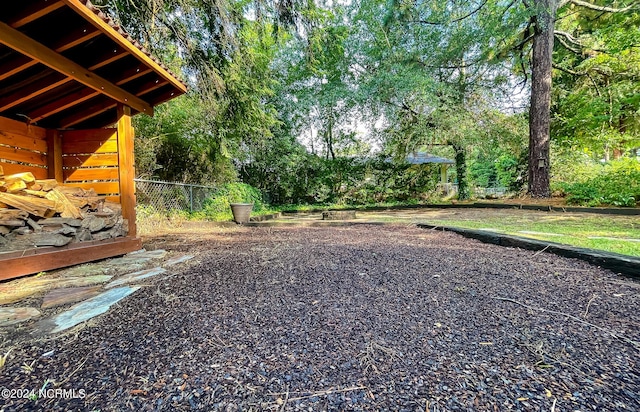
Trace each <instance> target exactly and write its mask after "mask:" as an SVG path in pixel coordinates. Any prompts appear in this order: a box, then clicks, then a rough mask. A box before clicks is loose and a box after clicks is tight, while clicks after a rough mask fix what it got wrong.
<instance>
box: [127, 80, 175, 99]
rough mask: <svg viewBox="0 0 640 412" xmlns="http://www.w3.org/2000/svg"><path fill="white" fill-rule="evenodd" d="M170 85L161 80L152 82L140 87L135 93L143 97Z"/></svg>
mask: <svg viewBox="0 0 640 412" xmlns="http://www.w3.org/2000/svg"><path fill="white" fill-rule="evenodd" d="M168 84H169V83H167V82H163V81H160V79H155V80H151V81H149V82H147V83H145V84H143V85H141V86H140V87H138V88H137V89H136V91H135V93H136V95H138V96H142V95H145V94H147V93H151V92H152V91H154V90H158V89H160V88H161V87H164V86H167V85H168Z"/></svg>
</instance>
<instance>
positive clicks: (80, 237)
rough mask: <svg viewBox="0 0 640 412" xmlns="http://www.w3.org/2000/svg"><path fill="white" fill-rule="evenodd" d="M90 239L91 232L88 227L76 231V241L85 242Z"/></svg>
mask: <svg viewBox="0 0 640 412" xmlns="http://www.w3.org/2000/svg"><path fill="white" fill-rule="evenodd" d="M91 239H92V237H91V232H89V229H82V230H80V231H79V232H78V233H76V241H77V242H86V241H89V240H91Z"/></svg>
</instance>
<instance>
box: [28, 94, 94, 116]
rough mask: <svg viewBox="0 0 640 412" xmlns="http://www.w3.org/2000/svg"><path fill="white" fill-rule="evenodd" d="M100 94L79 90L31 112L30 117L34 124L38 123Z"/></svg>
mask: <svg viewBox="0 0 640 412" xmlns="http://www.w3.org/2000/svg"><path fill="white" fill-rule="evenodd" d="M99 94H100V93H99V92H97V91H95V90H93V89H87V88H83V89H82V90H79V91H77V92H75V93H72V94H70V95H68V96H65V97H63V98H61V99H58V100H54V101H53V102H51V103H49V104H46V105H44V106H42V107H39V108H38V109H36V110H33V111H31V112H29V113H28V115H29V117H30V118H31V121H32V122H37V121H38V120H42V119H44V118H45V117H49V116H51V115H54V114H56V113H60V112H61V111H63V110H66V109H68V108H70V107H73V106H75V105H78V104H80V103H83V102H85V101H87V100H89V99H92V98H94V97H96V96H98V95H99Z"/></svg>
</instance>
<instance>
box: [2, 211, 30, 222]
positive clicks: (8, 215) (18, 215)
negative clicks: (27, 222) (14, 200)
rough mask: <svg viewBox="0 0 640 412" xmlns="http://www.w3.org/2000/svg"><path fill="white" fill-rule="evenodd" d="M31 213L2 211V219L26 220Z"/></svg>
mask: <svg viewBox="0 0 640 412" xmlns="http://www.w3.org/2000/svg"><path fill="white" fill-rule="evenodd" d="M28 217H29V213H27V212H25V211H23V210H17V209H0V219H23V220H24V219H26V218H28Z"/></svg>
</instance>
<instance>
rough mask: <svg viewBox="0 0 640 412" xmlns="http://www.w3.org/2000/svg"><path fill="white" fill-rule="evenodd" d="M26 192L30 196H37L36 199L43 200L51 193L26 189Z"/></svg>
mask: <svg viewBox="0 0 640 412" xmlns="http://www.w3.org/2000/svg"><path fill="white" fill-rule="evenodd" d="M24 192H25V193H26V194H28V195H31V196H35V197H42V198H46V197H47V193H49V192H45V191H44V190H34V189H25V191H24Z"/></svg>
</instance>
